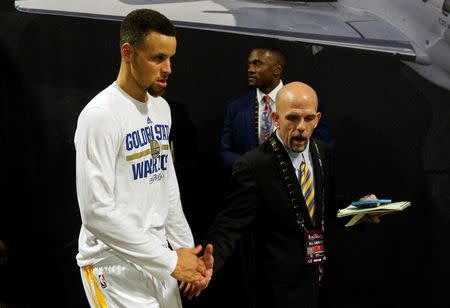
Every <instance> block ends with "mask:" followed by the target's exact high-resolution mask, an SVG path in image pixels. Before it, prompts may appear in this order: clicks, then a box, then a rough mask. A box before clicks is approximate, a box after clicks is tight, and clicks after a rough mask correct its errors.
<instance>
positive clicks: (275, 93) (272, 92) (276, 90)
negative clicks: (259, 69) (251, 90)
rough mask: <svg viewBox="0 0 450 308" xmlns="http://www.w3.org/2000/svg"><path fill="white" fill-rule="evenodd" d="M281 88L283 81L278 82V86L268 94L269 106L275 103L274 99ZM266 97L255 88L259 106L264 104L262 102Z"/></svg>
mask: <svg viewBox="0 0 450 308" xmlns="http://www.w3.org/2000/svg"><path fill="white" fill-rule="evenodd" d="M282 87H283V81H281V80H280V82H279V83H278V85H277V86H276V87H275V88H274V89H273V90H272V91H270V92H269V94H268V95H269V97H270V104H271V105H273V104H274V103H275V98H276V97H277V93H278V91H280V89H281V88H282ZM264 96H266V94H264V93H263V92H262V91H261V90H260V89H259V88H256V99H257V100H258V102H259V103H260V104H261V102H262V103H263V104H264V101H263V97H264Z"/></svg>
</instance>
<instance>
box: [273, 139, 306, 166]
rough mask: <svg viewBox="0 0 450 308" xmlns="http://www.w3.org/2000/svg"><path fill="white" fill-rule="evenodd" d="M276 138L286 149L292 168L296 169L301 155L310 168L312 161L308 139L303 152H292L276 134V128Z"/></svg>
mask: <svg viewBox="0 0 450 308" xmlns="http://www.w3.org/2000/svg"><path fill="white" fill-rule="evenodd" d="M275 134H276V136H277V138H278V140H280V142H281V144H282V145H283V147H284V148H285V149H286V152H287V153H288V154H289V158H290V159H291V162H292V165H293V166H294V169H295V170H296V171H297V170H298V168H299V166H300V163H301V162H302V160H303V157H304V158H305V163H306V164H307V165H308V168H310V170H312V162H311V159H310V155H309V144H310V141H309V140H308V144H307V145H306V148H305V149H304V150H303V152H293V151H292V150H290V149H288V148H286V146H285V144H284V142H283V140H282V139H281V138H280V136H278V130H277V131H276V132H275Z"/></svg>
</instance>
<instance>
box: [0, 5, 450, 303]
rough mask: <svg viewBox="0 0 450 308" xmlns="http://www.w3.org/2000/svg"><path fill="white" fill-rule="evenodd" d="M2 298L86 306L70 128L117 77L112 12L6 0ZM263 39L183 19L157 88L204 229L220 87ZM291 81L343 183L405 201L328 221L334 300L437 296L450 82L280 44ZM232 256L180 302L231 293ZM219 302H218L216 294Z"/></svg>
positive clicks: (443, 268)
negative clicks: (102, 17)
mask: <svg viewBox="0 0 450 308" xmlns="http://www.w3.org/2000/svg"><path fill="white" fill-rule="evenodd" d="M0 8H1V11H0V59H1V60H2V62H1V65H0V102H1V118H0V127H1V149H2V150H1V151H0V153H1V154H0V155H1V174H2V175H3V181H4V182H5V184H3V185H2V188H1V196H2V202H1V206H0V232H1V233H0V239H3V240H5V242H6V243H7V245H8V248H9V251H8V263H7V264H6V265H1V266H0V303H2V302H9V303H19V306H25V307H53V306H55V307H84V306H85V305H86V301H85V299H84V292H83V290H82V288H81V281H80V277H79V269H78V267H77V265H76V262H75V255H76V252H77V236H78V231H79V227H80V215H79V212H78V206H77V200H76V194H75V181H74V179H75V165H74V162H75V158H74V146H73V134H74V131H75V127H76V120H77V117H78V113H79V112H80V111H81V109H82V108H83V107H84V106H85V105H86V104H87V102H88V101H89V100H90V99H91V98H92V97H93V96H94V95H95V94H96V93H97V92H99V91H100V90H102V89H103V88H105V87H106V86H107V85H109V84H110V83H111V82H112V81H114V80H115V78H116V75H117V72H118V67H119V61H120V57H119V56H120V55H119V45H118V44H119V42H118V30H119V23H118V22H111V21H99V20H89V19H81V18H70V17H57V16H44V15H33V14H25V13H20V12H17V11H15V10H14V8H13V1H9V2H6V3H2V4H1V5H0ZM261 43H263V39H262V38H252V37H246V36H238V35H231V34H218V33H213V32H207V31H195V30H186V29H179V30H178V50H177V55H176V57H175V59H174V61H173V71H174V72H173V74H172V75H171V77H170V80H169V89H168V91H167V93H166V94H165V97H166V99H167V100H168V101H169V103H170V104H171V107H172V113H173V118H174V124H173V131H172V138H173V140H174V149H175V164H176V169H177V174H178V177H179V182H180V189H181V193H182V198H183V202H184V209H185V214H186V216H187V218H188V220H189V222H190V224H191V227H192V229H193V232H194V236H195V237H197V238H200V237H201V236H202V235H203V234H204V232H205V231H206V229H207V227H208V225H209V224H210V223H211V222H212V219H213V218H214V215H215V213H216V212H217V211H218V210H219V209H220V208H221V207H222V206H223V204H222V193H223V189H222V187H223V186H224V183H223V180H222V179H223V176H222V170H221V168H220V161H219V157H218V144H219V137H220V133H221V129H222V122H223V117H224V111H225V108H226V101H227V100H228V99H229V98H231V97H233V96H235V95H238V94H239V93H240V92H241V91H243V90H245V88H246V59H247V55H248V52H249V51H250V50H251V48H252V47H254V46H255V45H259V44H261ZM278 44H279V45H280V47H281V48H282V50H284V52H285V54H286V57H287V60H288V66H287V69H286V74H285V77H284V81H285V83H286V82H288V81H293V80H301V81H305V82H307V83H310V84H311V85H313V86H314V87H315V88H316V89H317V90H318V92H319V95H320V96H321V100H322V102H323V103H324V104H325V113H326V116H327V120H328V122H329V124H330V127H331V129H332V133H333V136H334V140H335V143H336V159H337V176H338V182H337V186H338V191H339V193H340V194H342V195H344V196H346V197H347V198H349V199H356V198H358V197H360V196H362V195H364V194H368V193H375V194H376V195H377V196H378V197H381V198H392V199H393V200H394V201H401V200H408V201H411V202H412V207H410V208H409V209H407V210H406V211H405V212H404V213H401V214H395V215H391V216H388V217H385V218H384V219H383V221H382V223H381V224H379V225H369V226H367V227H366V228H365V229H364V230H362V231H355V230H351V229H345V228H336V230H333V238H332V239H331V240H330V241H329V242H330V243H329V244H330V245H329V246H330V247H329V250H330V251H331V252H332V255H333V256H334V261H333V267H332V268H333V269H332V271H331V273H330V275H331V276H330V279H331V286H332V287H331V288H330V290H331V291H330V292H331V293H330V295H329V298H330V299H331V303H332V307H344V306H346V307H404V306H407V305H412V304H423V305H424V306H425V307H438V306H441V305H442V307H446V305H447V303H448V300H447V295H446V293H445V292H447V293H448V290H449V283H448V277H449V276H448V275H449V269H448V263H447V262H448V256H449V254H448V250H449V249H448V241H447V237H446V236H447V234H449V233H448V231H449V227H448V226H449V217H450V213H449V206H450V196H449V195H450V193H449V183H450V182H449V170H450V159H449V158H450V150H449V147H450V146H449V139H448V136H449V134H450V125H449V119H450V108H449V106H450V104H449V102H450V94H449V93H448V92H446V91H443V90H441V89H439V88H436V87H435V86H433V85H431V84H429V83H428V82H426V81H424V80H422V79H421V78H419V77H417V76H416V75H415V74H414V73H413V72H411V71H410V70H408V68H407V67H406V66H404V65H403V64H402V63H401V62H399V61H398V59H396V58H393V57H388V56H380V55H372V54H365V53H355V52H350V51H347V50H340V49H325V50H323V51H322V52H321V53H319V54H318V55H317V56H315V57H313V56H312V55H311V53H310V52H309V47H308V46H304V45H300V44H296V43H293V42H278ZM235 266H236V264H233V262H231V263H230V265H228V268H227V267H226V268H225V269H226V270H225V271H223V273H220V272H219V273H218V274H217V276H216V279H215V280H214V281H213V282H212V285H211V287H210V289H208V290H207V291H206V292H205V294H204V295H203V296H202V298H200V299H195V300H193V301H191V302H187V301H186V303H185V305H186V307H191V306H192V307H219V306H223V307H227V306H230V305H234V306H235V307H239V304H238V303H239V300H238V298H237V296H235V295H232V293H231V292H234V291H238V294H239V290H236V289H235V288H233V287H232V283H233V282H234V281H233V279H237V280H239V279H240V278H239V277H237V278H235V277H234V276H233V275H235V274H236V273H237V271H236V270H235V269H234V267H235ZM219 303H221V304H222V305H220V304H219Z"/></svg>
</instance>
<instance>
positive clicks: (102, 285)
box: [98, 274, 108, 289]
mask: <svg viewBox="0 0 450 308" xmlns="http://www.w3.org/2000/svg"><path fill="white" fill-rule="evenodd" d="M98 280H100V286H101V287H102V288H103V289H105V288H106V287H107V286H108V285H107V284H106V279H105V275H103V274H100V275H98Z"/></svg>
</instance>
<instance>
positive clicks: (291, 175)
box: [273, 132, 316, 230]
mask: <svg viewBox="0 0 450 308" xmlns="http://www.w3.org/2000/svg"><path fill="white" fill-rule="evenodd" d="M274 134H275V132H274V133H273V136H274ZM274 139H275V141H276V142H277V144H278V147H279V148H280V149H281V155H282V156H283V160H284V161H285V162H286V164H287V169H288V171H287V173H288V179H285V178H281V181H283V182H287V183H288V184H289V185H293V186H294V192H295V194H294V195H293V196H291V195H288V198H289V200H290V202H289V208H290V209H291V210H292V212H293V216H295V215H296V214H295V212H296V211H295V210H294V209H293V205H294V204H299V211H300V213H301V215H302V217H303V219H304V223H305V227H306V228H307V229H308V230H312V229H313V228H314V226H313V224H312V221H311V218H310V217H309V213H308V209H307V207H306V202H305V199H304V198H303V193H302V188H301V186H300V181H299V180H298V177H297V174H296V173H295V169H294V167H293V166H292V163H291V159H290V157H289V154H288V153H287V151H286V149H285V148H284V146H283V145H282V144H281V142H280V140H278V138H277V137H276V136H274ZM274 159H275V160H276V159H277V158H276V155H275V154H274ZM314 170H316V167H315V166H314ZM314 175H315V173H314ZM293 198H294V199H297V201H296V202H292V200H291V199H293Z"/></svg>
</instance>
